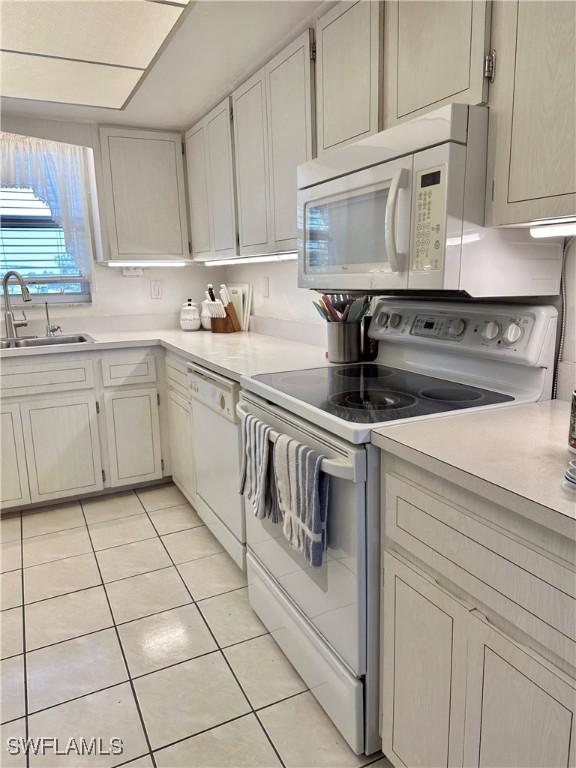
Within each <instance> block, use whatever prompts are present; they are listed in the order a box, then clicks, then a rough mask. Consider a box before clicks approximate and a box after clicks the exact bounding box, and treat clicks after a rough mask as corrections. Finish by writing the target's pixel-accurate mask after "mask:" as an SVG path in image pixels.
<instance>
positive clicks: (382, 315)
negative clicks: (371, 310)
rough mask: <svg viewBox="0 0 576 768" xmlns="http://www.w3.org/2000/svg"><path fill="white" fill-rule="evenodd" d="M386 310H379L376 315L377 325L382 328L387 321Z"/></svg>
mask: <svg viewBox="0 0 576 768" xmlns="http://www.w3.org/2000/svg"><path fill="white" fill-rule="evenodd" d="M388 317H389V315H388V312H380V314H379V315H378V325H379V327H380V328H384V326H385V325H386V323H387V322H388Z"/></svg>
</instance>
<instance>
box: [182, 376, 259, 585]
mask: <svg viewBox="0 0 576 768" xmlns="http://www.w3.org/2000/svg"><path fill="white" fill-rule="evenodd" d="M188 372H189V374H188V375H189V384H190V397H191V407H192V446H193V451H194V461H195V464H196V485H197V488H196V511H197V512H198V514H199V516H200V517H201V518H202V520H203V521H204V523H206V525H207V526H208V528H209V529H210V530H211V531H212V533H213V534H214V536H216V538H217V539H218V540H219V541H220V543H221V544H222V546H223V547H224V549H226V551H227V552H228V553H229V554H230V556H231V557H232V558H233V559H234V561H235V562H236V563H237V564H238V565H239V566H240V568H242V569H243V570H245V568H246V524H245V519H244V501H243V499H242V496H241V495H240V428H239V421H238V417H237V416H236V404H237V402H238V394H239V390H240V385H239V384H238V383H237V382H235V381H231V380H230V379H227V378H225V377H224V376H220V375H218V374H217V373H213V372H212V371H209V370H208V369H207V368H202V367H200V366H198V365H192V364H190V365H189V366H188Z"/></svg>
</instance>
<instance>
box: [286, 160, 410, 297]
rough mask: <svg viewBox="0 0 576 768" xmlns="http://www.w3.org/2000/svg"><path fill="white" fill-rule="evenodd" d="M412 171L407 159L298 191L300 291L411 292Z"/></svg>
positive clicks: (383, 164)
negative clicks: (409, 272)
mask: <svg viewBox="0 0 576 768" xmlns="http://www.w3.org/2000/svg"><path fill="white" fill-rule="evenodd" d="M412 166H413V156H412V155H409V156H407V157H404V158H401V159H400V160H394V161H391V162H388V163H382V164H380V165H376V166H373V167H372V168H367V169H365V170H363V171H357V172H355V173H351V174H348V175H346V176H342V177H340V178H337V179H333V180H331V181H326V182H324V183H322V184H317V185H315V186H314V187H310V188H308V189H302V190H300V191H299V192H298V235H299V236H298V264H299V269H298V284H299V286H300V287H301V288H314V289H321V290H326V291H332V290H338V291H346V290H360V291H375V290H385V289H402V288H407V286H408V254H409V252H410V209H411V200H412V172H413V171H412Z"/></svg>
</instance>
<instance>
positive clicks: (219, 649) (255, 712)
mask: <svg viewBox="0 0 576 768" xmlns="http://www.w3.org/2000/svg"><path fill="white" fill-rule="evenodd" d="M135 495H136V498H137V499H138V501H139V503H140V505H141V506H142V507H143V509H144V514H146V516H147V518H148V520H149V522H150V523H151V525H152V527H153V529H154V531H155V534H156V537H157V538H159V539H160V542H161V544H162V546H163V547H164V549H165V551H166V553H167V556H168V558H169V560H170V563H171V565H169V566H166V567H165V568H156V569H153V570H152V571H145V572H143V573H141V574H135V575H134V576H128V577H122V578H121V579H115V580H113V581H110V582H104V580H103V578H102V573H101V570H100V564H99V562H98V557H97V551H96V550H95V549H94V546H93V542H92V537H91V535H90V529H89V526H88V523H87V521H86V517H85V512H84V507H83V503H82V502H81V501H80V502H79V503H80V506H81V510H82V513H83V515H84V519H85V527H86V529H87V532H88V536H89V540H90V543H91V546H92V552H91V554H92V555H93V556H94V558H95V560H96V565H97V568H98V573H99V575H100V578H101V583H100V584H95V585H92V586H90V587H85V588H82V589H79V590H73V591H72V592H69V593H64V594H74V593H77V592H81V591H86V590H87V589H94V588H95V587H99V586H102V587H103V588H104V594H105V596H106V599H107V602H108V606H109V610H110V613H111V615H112V621H113V627H103V628H100V629H97V630H94V631H92V632H89V633H84V634H83V635H79V636H76V637H75V638H68V639H67V640H62V641H58V642H57V643H52V644H49V645H48V646H42V647H41V648H37V649H34V650H41V649H42V648H47V647H50V646H51V645H56V644H60V643H63V642H68V641H69V640H72V639H77V638H79V637H85V636H87V635H91V634H95V633H98V632H102V631H105V630H106V629H111V628H114V629H115V631H116V635H117V638H118V642H119V645H120V649H121V652H122V656H123V659H124V663H125V666H126V671H127V674H128V681H122V682H120V683H114V684H113V685H111V686H106V687H104V688H102V689H99V690H98V691H91V692H89V693H86V694H83V695H82V696H79V697H74V698H73V699H69V700H68V701H65V702H58V703H57V704H54V705H51V706H50V707H45V708H44V709H42V710H38V712H41V711H45V710H46V709H53V708H55V707H58V706H61V705H62V704H65V703H68V702H70V701H76V700H78V699H81V698H85V697H87V696H90V695H93V694H95V693H98V692H101V691H104V690H108V689H110V688H114V687H116V686H119V685H124V684H125V683H126V682H129V683H130V685H131V689H132V692H133V696H134V699H135V702H136V706H137V709H138V713H139V716H140V719H141V724H142V727H143V731H144V735H145V736H146V740H147V743H148V746H149V749H150V752H149V753H146V755H142V756H141V757H144V756H147V755H149V756H150V757H151V760H152V761H153V764H154V765H156V763H155V758H154V751H153V750H152V746H151V744H150V741H149V738H148V734H147V731H146V727H145V724H144V720H143V716H142V712H141V709H140V704H139V701H138V698H137V694H136V691H135V688H134V685H133V680H138V679H140V678H143V677H146V676H149V675H152V674H154V673H155V672H159V671H161V670H163V669H168V668H171V667H174V666H178V665H179V664H183V663H186V662H189V661H192V660H194V659H197V658H201V657H203V656H207V655H210V654H212V653H220V655H221V656H222V657H223V658H224V661H225V663H226V665H227V666H228V668H229V671H230V673H231V674H232V676H233V678H234V680H235V681H236V683H237V685H238V687H239V689H240V690H241V691H242V694H243V695H244V697H245V699H246V702H247V704H248V706H249V708H250V711H249V712H246V713H244V714H243V715H239V716H238V717H236V718H231V719H230V720H227V721H224V722H223V723H218V724H217V725H215V726H212V727H210V728H207V729H204V730H203V731H199V732H197V733H194V734H190V735H187V736H185V737H183V738H182V739H178V740H176V741H174V742H171V743H170V744H167V745H163V746H162V747H159V748H158V750H156V751H159V750H160V749H165V748H167V747H169V746H172V745H173V744H177V743H180V742H182V741H186V740H188V739H190V738H193V737H195V736H198V735H200V734H202V733H205V732H208V731H211V730H214V729H216V728H219V727H221V726H222V725H225V724H227V723H229V722H233V721H234V720H238V719H241V718H242V717H246V716H248V715H249V714H253V715H254V716H255V718H256V720H257V722H258V723H259V725H260V727H261V729H262V731H263V732H264V735H265V736H266V739H267V740H268V741H269V743H270V745H271V747H272V749H273V751H274V753H275V754H276V756H277V758H278V760H279V761H280V764H281V765H282V766H284V762H283V760H282V758H281V756H280V754H279V752H278V750H277V749H276V746H275V745H274V743H273V741H272V739H271V737H270V735H269V734H268V732H267V731H266V728H265V727H264V725H263V723H262V722H261V720H260V717H259V716H258V712H260V711H262V710H264V709H267V708H269V707H272V706H274V705H276V704H279V703H281V702H283V701H286V700H288V699H291V698H295V697H296V696H299V695H301V694H302V693H305V692H307V691H309V689H308V688H306V689H305V690H303V691H299V692H297V693H295V694H291V695H290V696H287V697H284V698H283V699H279V700H278V701H274V702H271V703H270V704H266V705H264V706H262V707H259V708H257V709H255V708H254V707H253V706H252V704H251V702H250V699H249V698H248V696H247V695H246V692H245V691H244V689H243V687H242V685H241V683H240V681H239V680H238V678H237V676H236V674H235V672H234V670H233V668H232V666H231V664H230V663H229V661H228V659H227V657H226V654H225V652H224V651H225V650H228V649H229V648H232V647H235V646H236V645H241V644H243V643H247V642H250V641H252V640H255V639H257V638H258V637H265V636H268V635H270V633H269V632H267V631H266V632H264V633H262V634H260V635H257V636H255V637H251V638H247V639H245V640H240V641H237V642H236V643H231V644H230V645H227V646H221V645H220V643H219V642H218V640H217V639H216V637H215V635H214V633H213V631H212V629H211V627H210V625H209V623H208V621H207V619H206V618H205V617H204V614H203V613H202V611H201V610H200V606H199V605H198V603H200V602H204V601H206V600H209V599H212V598H215V597H219V596H220V595H224V594H228V593H230V592H235V591H239V590H240V589H245V587H238V588H235V589H232V590H226V591H225V592H221V593H219V594H217V595H210V596H209V597H205V598H200V600H198V601H197V600H196V599H195V598H194V597H193V595H192V593H191V591H190V589H189V588H188V586H187V584H186V582H185V581H184V579H183V577H182V574H181V573H180V571H179V568H178V566H179V565H184V564H186V563H188V562H195V560H191V561H184V562H183V563H176V562H175V561H174V559H173V558H172V555H171V554H170V552H169V551H168V549H167V547H166V545H165V543H164V541H163V536H169V535H171V534H173V533H174V534H175V533H181V532H183V531H185V530H194V527H192V528H184V529H181V530H177V531H170V532H169V533H166V534H163V535H161V534H159V533H158V530H157V528H156V525H155V524H154V521H153V520H152V519H151V517H150V513H149V512H148V510H146V508H145V507H144V505H143V503H142V501H141V499H140V497H139V496H138V494H137V493H135ZM178 506H184V505H182V504H178V505H174V507H178ZM190 506H191V505H190ZM174 507H165V508H160V509H158V510H154V512H160V511H164V510H165V509H166V510H168V509H172V508H174ZM192 508H193V507H192ZM136 514H142V513H140V512H139V513H134V515H130V516H124V517H122V518H116V519H120V520H122V519H126V518H128V517H134V516H135V515H136ZM105 522H108V521H105ZM78 527H81V526H78ZM195 527H199V526H195ZM22 528H23V526H22V522H21V530H22ZM65 530H71V529H65ZM40 535H45V534H40ZM21 538H22V537H21ZM153 538H155V537H150V539H141V540H138V541H147V540H152V539H153ZM138 541H136V542H128V544H120V545H116V546H115V547H108V548H106V549H105V550H98V551H106V550H107V549H114V548H117V547H120V546H127V545H129V544H133V543H138ZM82 554H89V553H81V554H80V555H71V556H69V557H68V558H60V559H59V560H62V559H71V558H73V557H79V556H81V555H82ZM218 554H221V553H218ZM211 556H212V555H206V556H204V558H196V560H201V559H205V557H211ZM21 560H22V561H23V552H22V553H21ZM59 560H56V561H49V562H58V561H59ZM45 564H47V563H40V564H38V566H40V565H45ZM38 566H29V567H30V568H34V567H38ZM170 567H174V568H175V569H176V571H177V573H178V575H179V577H180V580H181V581H182V583H183V585H184V587H185V589H186V591H187V593H188V594H189V596H190V598H191V603H185V604H183V605H181V606H174V607H171V608H166V609H163V610H162V611H157V612H154V613H152V614H147V615H146V616H141V617H137V618H135V619H129V620H127V621H125V622H121V623H117V622H116V620H115V618H114V614H113V612H112V607H111V604H110V601H109V598H108V593H107V589H106V585H107V584H112V583H116V582H118V581H124V580H127V579H130V578H135V577H136V576H141V575H145V574H146V573H153V572H157V571H160V570H167V569H168V568H170ZM13 570H19V569H13ZM21 570H22V574H21V576H22V581H23V579H24V570H25V569H24V568H23V567H22V569H21ZM61 596H63V595H54V596H51V597H49V598H44V599H42V600H39V601H35V602H34V603H30V604H29V605H34V604H36V603H38V602H45V601H47V600H50V599H54V597H61ZM190 604H192V605H195V606H196V607H197V608H198V612H199V613H200V616H201V618H202V620H203V622H204V624H205V625H206V628H207V629H208V632H209V634H210V636H211V637H212V639H213V641H214V643H215V645H216V648H215V649H214V650H212V651H209V652H207V653H205V654H199V655H198V656H193V657H191V658H189V659H184V660H182V661H180V662H175V663H174V664H170V665H167V666H166V667H162V668H161V669H158V670H156V669H155V670H152V671H151V672H147V673H144V674H142V675H138V676H135V677H133V676H132V674H131V672H130V669H129V667H128V663H127V659H126V656H125V653H124V649H123V646H122V642H121V640H120V636H119V632H118V628H119V627H121V626H123V625H126V624H130V623H133V622H136V621H140V620H142V619H145V618H148V617H151V616H155V615H159V614H162V613H168V612H170V611H173V610H176V609H178V608H181V607H185V606H186V605H190ZM26 605H27V604H26V603H25V595H24V591H23V604H22V606H21V607H22V610H23V611H24V610H25V608H26ZM15 607H18V606H15ZM6 610H9V609H6ZM32 652H33V651H32ZM34 714H36V713H34ZM17 719H19V718H15V720H17ZM10 722H12V721H10ZM26 726H28V721H27V718H26ZM27 735H28V729H27ZM137 759H140V758H130V760H129V761H125V762H124V763H121V764H117V765H125V764H126V763H127V762H132V761H133V760H137ZM377 759H378V758H377Z"/></svg>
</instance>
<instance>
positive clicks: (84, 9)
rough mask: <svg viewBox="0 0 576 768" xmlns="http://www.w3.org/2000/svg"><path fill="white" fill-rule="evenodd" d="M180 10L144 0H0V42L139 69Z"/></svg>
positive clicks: (18, 48)
mask: <svg viewBox="0 0 576 768" xmlns="http://www.w3.org/2000/svg"><path fill="white" fill-rule="evenodd" d="M182 10H183V9H182V7H181V6H179V5H170V4H168V3H158V2H148V1H147V0H73V1H72V0H1V2H0V21H1V24H0V47H1V48H2V49H4V50H9V51H20V52H23V53H36V54H43V55H45V56H58V57H62V58H70V59H80V60H83V61H91V62H99V63H104V64H120V65H123V66H128V67H138V68H140V69H145V68H146V67H147V66H148V64H150V62H151V60H152V58H153V57H154V55H155V54H156V52H157V50H158V48H159V47H160V46H161V45H162V43H163V42H164V40H165V38H166V36H167V35H168V33H169V32H170V30H171V29H172V27H173V26H174V24H175V23H176V21H177V20H178V18H179V16H180V14H181V13H182Z"/></svg>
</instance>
